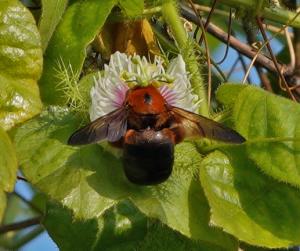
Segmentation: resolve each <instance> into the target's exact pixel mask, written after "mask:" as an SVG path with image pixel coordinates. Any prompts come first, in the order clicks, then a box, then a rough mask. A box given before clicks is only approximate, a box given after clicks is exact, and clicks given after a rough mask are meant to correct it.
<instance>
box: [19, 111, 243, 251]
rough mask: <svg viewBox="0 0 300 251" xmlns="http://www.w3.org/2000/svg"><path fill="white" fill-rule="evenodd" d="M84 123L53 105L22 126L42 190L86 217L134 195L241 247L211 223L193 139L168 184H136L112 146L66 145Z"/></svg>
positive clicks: (180, 224)
mask: <svg viewBox="0 0 300 251" xmlns="http://www.w3.org/2000/svg"><path fill="white" fill-rule="evenodd" d="M78 124H79V123H78V121H77V120H76V119H75V118H74V117H73V116H72V115H71V114H69V112H68V111H67V110H62V109H60V108H58V107H52V108H50V109H49V111H45V112H43V113H42V114H41V115H40V117H38V118H34V119H32V120H31V121H30V122H28V123H26V124H24V125H22V126H21V127H20V128H18V129H17V130H16V133H15V144H16V147H17V153H18V157H19V160H20V164H21V166H22V170H23V172H24V175H25V176H26V178H27V179H28V180H29V181H30V182H31V183H32V184H33V185H35V186H36V187H37V188H38V189H39V190H41V191H43V192H45V193H46V194H48V195H49V196H50V197H51V198H53V199H55V200H58V201H60V202H61V203H62V204H63V205H64V206H67V207H68V208H71V209H72V210H73V212H74V214H75V216H76V217H78V218H81V219H85V220H87V219H91V218H94V217H98V216H100V215H102V214H103V213H104V212H105V211H106V210H107V209H108V208H109V207H111V206H113V205H115V204H116V203H118V202H119V201H120V200H123V199H130V200H131V201H132V202H133V203H134V204H135V205H136V206H137V207H138V208H139V209H140V210H141V211H142V212H143V213H145V215H147V216H148V217H154V218H157V219H159V220H160V221H161V222H163V223H165V224H166V225H168V226H169V227H170V228H172V229H175V230H177V231H179V232H180V233H182V234H184V235H186V236H188V237H190V238H193V239H199V240H203V241H207V242H210V243H213V244H216V245H218V246H219V247H222V248H223V247H224V249H225V250H234V248H236V246H237V243H236V241H235V240H234V239H233V238H232V237H230V236H228V235H227V234H225V233H224V232H222V231H220V230H219V229H217V228H212V227H210V226H209V207H208V204H207V201H206V199H205V197H204V195H203V191H202V189H201V185H200V183H199V181H198V180H197V179H195V176H194V174H195V172H197V170H198V168H199V166H200V162H201V156H200V155H199V153H198V152H197V150H196V148H195V146H194V145H193V144H191V143H187V142H186V143H182V144H180V145H178V146H177V147H176V154H175V166H174V171H173V173H172V175H171V177H170V178H169V179H168V180H167V181H166V182H165V183H163V184H161V185H158V186H136V185H134V184H132V183H130V182H129V181H128V180H127V179H126V177H125V175H124V172H123V168H122V165H121V161H120V160H119V159H118V158H117V157H115V156H113V155H112V154H111V152H112V150H111V147H110V146H109V145H107V144H105V143H104V144H102V145H101V146H100V145H89V146H83V147H70V146H68V145H66V142H67V139H68V137H69V136H70V135H71V134H72V133H73V132H74V131H75V130H76V129H77V127H78ZM114 151H116V150H114ZM86 205H89V206H88V207H87V206H86Z"/></svg>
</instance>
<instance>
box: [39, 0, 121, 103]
mask: <svg viewBox="0 0 300 251" xmlns="http://www.w3.org/2000/svg"><path fill="white" fill-rule="evenodd" d="M116 3H117V0H108V1H98V0H87V1H76V2H75V3H73V4H71V5H70V6H69V7H68V8H67V10H66V12H65V14H64V15H63V17H62V20H61V22H60V23H59V24H58V26H57V28H56V30H55V32H54V33H53V36H52V38H51V40H50V42H49V44H48V47H47V50H46V52H45V59H44V60H45V62H44V64H45V66H44V72H43V75H42V78H41V80H40V88H41V95H42V98H43V100H44V101H45V102H46V103H49V104H57V103H60V104H62V103H64V100H62V99H63V95H62V92H61V90H60V89H61V87H58V86H57V83H58V79H57V76H56V75H57V69H58V64H59V62H61V61H63V62H64V65H66V66H67V67H69V65H70V67H71V68H72V71H73V72H74V73H79V72H80V71H81V68H82V66H83V62H84V59H85V57H86V47H87V46H88V45H89V44H90V43H91V42H92V41H93V39H94V37H95V36H96V35H97V34H98V33H99V31H100V30H101V28H102V26H103V25H104V22H105V20H106V18H107V17H108V15H109V13H110V11H111V9H112V8H113V7H114V6H115V4H116Z"/></svg>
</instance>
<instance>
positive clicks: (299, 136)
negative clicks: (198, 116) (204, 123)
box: [218, 85, 300, 186]
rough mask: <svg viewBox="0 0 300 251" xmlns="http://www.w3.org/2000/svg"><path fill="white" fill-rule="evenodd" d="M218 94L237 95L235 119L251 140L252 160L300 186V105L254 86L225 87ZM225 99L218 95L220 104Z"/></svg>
mask: <svg viewBox="0 0 300 251" xmlns="http://www.w3.org/2000/svg"><path fill="white" fill-rule="evenodd" d="M238 91H239V93H238V95H236V93H237V92H238ZM219 92H221V93H224V92H227V93H230V92H232V93H233V94H232V98H233V96H235V99H236V101H235V103H234V105H233V119H234V121H235V124H236V129H237V130H238V131H239V132H240V133H241V134H242V135H243V136H244V137H245V138H247V139H248V140H249V141H250V142H249V144H248V145H247V153H248V154H249V157H250V158H251V159H253V160H254V161H255V162H256V163H257V164H258V167H259V168H261V169H262V170H263V171H264V172H265V173H267V174H269V175H271V176H272V177H274V178H276V179H278V180H280V181H284V182H288V183H290V184H292V185H295V186H300V105H299V104H297V103H295V102H292V101H290V100H288V99H285V98H282V97H278V96H276V95H273V94H271V93H268V92H266V91H262V90H261V89H259V88H255V87H252V86H248V87H246V88H242V89H241V88H240V86H239V85H223V86H222V87H221V88H220V91H219ZM223 97H224V96H223V95H219V96H218V98H219V100H220V101H221V102H224V101H225V100H224V99H223ZM224 103H225V104H226V103H227V102H226V101H225V102H224ZM267 138H271V139H273V142H270V141H269V142H268V141H267V140H265V139H267ZM287 138H289V139H290V140H289V141H286V139H287ZM259 139H261V140H259ZM293 139H295V140H294V141H293ZM251 140H256V142H257V143H251Z"/></svg>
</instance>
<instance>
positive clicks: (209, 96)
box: [188, 0, 213, 109]
mask: <svg viewBox="0 0 300 251" xmlns="http://www.w3.org/2000/svg"><path fill="white" fill-rule="evenodd" d="M188 1H189V3H190V4H191V6H192V8H193V11H194V13H195V15H197V14H198V12H197V10H196V8H195V6H194V4H193V2H192V0H188ZM212 10H213V9H212ZM197 17H198V21H199V25H200V27H201V30H202V35H201V36H203V38H204V45H205V53H206V60H207V69H208V83H207V86H208V88H207V94H208V95H207V96H208V97H207V106H208V109H210V99H211V63H210V53H209V47H208V42H207V38H206V36H205V27H204V26H203V23H202V21H201V17H200V16H199V15H197ZM200 40H201V38H200ZM199 45H201V41H199Z"/></svg>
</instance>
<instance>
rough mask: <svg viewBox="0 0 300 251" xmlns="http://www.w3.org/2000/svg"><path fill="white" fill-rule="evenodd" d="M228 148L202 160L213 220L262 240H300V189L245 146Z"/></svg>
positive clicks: (272, 244) (244, 237) (275, 244)
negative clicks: (266, 169) (262, 167)
mask: <svg viewBox="0 0 300 251" xmlns="http://www.w3.org/2000/svg"><path fill="white" fill-rule="evenodd" d="M226 153H227V154H228V157H227V156H226V155H225V154H224V153H221V152H219V151H216V152H213V153H211V154H209V155H208V156H207V157H206V158H205V159H204V160H203V162H202V164H201V172H200V178H201V183H202V185H203V188H204V191H205V195H206V197H207V199H208V201H209V205H210V207H211V213H212V216H211V221H212V223H214V224H215V225H217V226H220V227H222V228H223V229H224V230H225V231H226V232H228V233H230V234H233V235H234V236H236V237H237V238H238V239H239V240H241V241H245V242H247V243H250V244H252V245H256V246H262V247H268V248H280V247H285V248H287V247H290V246H293V245H297V244H299V243H300V223H299V221H298V219H299V217H300V211H299V210H298V209H299V206H300V193H299V191H298V190H297V189H296V188H294V187H291V186H290V185H288V184H284V183H280V182H278V181H276V180H274V179H272V178H271V177H268V176H266V175H264V174H262V173H261V172H260V171H259V169H258V168H257V167H256V165H255V164H254V162H253V161H251V160H249V159H248V158H247V157H246V152H245V151H244V150H243V149H242V148H239V149H238V148H235V149H234V148H232V149H231V150H229V149H227V151H226Z"/></svg>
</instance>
